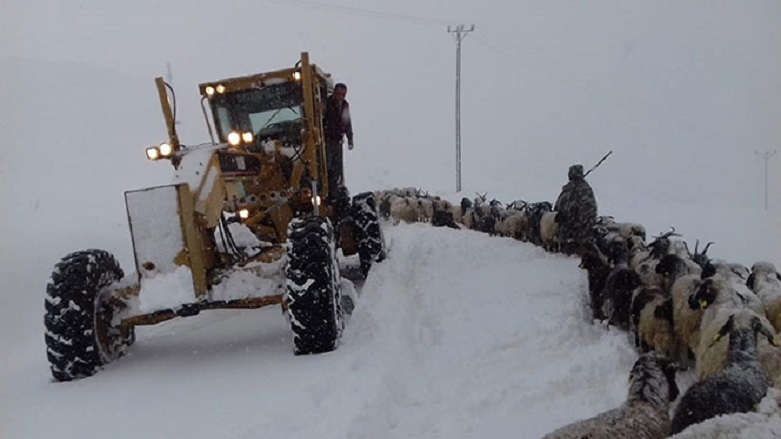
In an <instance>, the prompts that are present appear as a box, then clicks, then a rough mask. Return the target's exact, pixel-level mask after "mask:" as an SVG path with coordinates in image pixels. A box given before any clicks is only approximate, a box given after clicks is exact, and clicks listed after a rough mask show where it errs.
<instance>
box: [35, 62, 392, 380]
mask: <svg viewBox="0 0 781 439" xmlns="http://www.w3.org/2000/svg"><path fill="white" fill-rule="evenodd" d="M155 82H156V85H157V90H158V95H159V98H160V102H161V105H162V109H163V116H164V118H165V121H166V126H167V128H168V140H167V141H166V142H163V143H161V144H160V145H159V146H155V147H151V148H148V149H147V150H146V154H147V157H148V158H149V159H150V160H153V161H155V162H160V161H169V162H170V164H171V165H172V166H173V169H174V177H173V182H172V184H170V185H166V186H157V187H152V188H145V189H140V190H132V191H128V192H126V193H125V203H126V206H127V213H128V221H129V225H130V232H131V238H132V242H133V250H134V255H135V265H136V267H135V269H136V270H135V273H133V274H132V275H130V276H127V277H126V276H124V272H123V270H122V269H121V268H120V266H119V264H118V262H117V261H116V259H115V258H114V256H113V255H111V254H110V253H108V252H106V251H103V250H94V249H93V250H84V251H79V252H75V253H71V254H69V255H67V256H65V257H64V258H63V259H62V260H61V261H60V262H59V263H58V264H57V265H56V266H55V269H54V272H53V273H52V276H51V281H50V282H49V284H48V285H47V296H46V303H45V305H46V312H45V316H44V320H45V325H46V334H45V339H46V345H47V355H48V359H49V363H50V366H51V371H52V375H53V376H54V378H55V379H56V380H58V381H68V380H72V379H77V378H82V377H86V376H90V375H93V374H94V373H96V372H97V371H98V370H100V368H101V367H102V366H103V365H104V364H106V363H108V362H110V361H112V360H114V359H116V358H118V357H119V356H121V355H122V354H124V353H125V351H126V350H127V348H128V347H129V346H130V345H131V344H132V343H133V342H134V340H135V336H134V328H135V327H136V326H140V325H152V324H156V323H160V322H163V321H166V320H170V319H173V318H176V317H187V316H193V315H197V314H199V313H200V312H201V311H205V310H210V309H221V308H260V307H264V306H267V305H275V304H279V305H281V307H282V309H283V310H284V312H285V314H286V316H287V317H288V321H289V323H290V327H291V330H292V332H293V340H294V352H295V353H296V354H315V353H321V352H327V351H331V350H334V349H336V347H337V346H338V342H339V337H340V334H341V331H342V329H343V325H344V319H343V313H344V312H345V310H344V308H348V309H349V308H350V305H351V299H352V298H350V297H348V296H347V295H343V293H342V286H343V285H349V283H348V282H349V281H346V280H345V279H343V277H342V275H343V270H344V267H343V264H340V262H344V261H345V260H349V259H350V258H351V259H352V260H356V261H357V263H356V264H355V265H357V267H356V268H355V270H354V271H355V272H356V273H357V275H358V276H359V277H360V276H366V275H367V274H368V271H369V269H370V267H371V265H372V264H373V263H375V262H379V261H381V260H382V259H383V258H384V257H385V244H384V241H383V236H382V231H381V229H380V224H379V221H378V214H377V207H376V203H375V200H374V195H373V194H372V193H370V192H367V193H362V194H358V195H356V196H354V197H352V199H351V198H350V196H349V192H348V190H347V189H346V188H345V187H336V188H332V187H329V186H328V181H329V180H328V168H327V166H326V152H325V139H324V137H323V126H322V121H323V114H322V112H323V110H324V108H325V105H324V104H325V100H326V98H327V96H328V93H329V92H331V91H332V89H333V81H332V80H331V77H330V75H328V74H326V73H324V72H323V71H322V70H320V69H319V68H318V67H317V66H315V65H314V64H310V63H309V57H308V54H307V53H302V54H301V59H300V60H299V62H297V63H296V65H295V66H294V67H291V68H287V69H283V70H277V71H273V72H267V73H260V74H255V75H250V76H244V77H238V78H230V79H225V80H220V81H213V82H207V83H204V84H201V85H200V86H199V90H200V93H201V96H202V99H201V104H202V108H203V113H204V117H205V119H206V123H207V126H208V128H209V133H210V135H211V137H212V139H211V142H209V143H206V144H202V145H197V146H185V145H182V144H181V143H180V141H179V137H178V134H177V132H176V124H175V120H174V119H175V118H174V114H175V111H176V103H175V101H174V100H173V96H174V94H173V93H172V89H171V87H170V85H168V84H166V83H165V82H164V81H163V79H162V78H157V79H156V80H155ZM210 119H211V121H213V126H212V124H211V123H210Z"/></svg>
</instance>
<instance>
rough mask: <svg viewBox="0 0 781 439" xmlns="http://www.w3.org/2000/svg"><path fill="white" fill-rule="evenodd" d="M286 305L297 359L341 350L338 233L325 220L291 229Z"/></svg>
mask: <svg viewBox="0 0 781 439" xmlns="http://www.w3.org/2000/svg"><path fill="white" fill-rule="evenodd" d="M287 257H288V261H287V265H286V267H285V277H286V279H287V291H286V294H285V304H286V307H287V312H288V317H289V319H290V327H291V329H292V330H293V341H294V352H295V354H296V355H308V354H319V353H323V352H330V351H333V350H334V349H336V348H337V346H338V344H339V337H340V336H341V332H342V308H341V283H340V282H341V277H340V274H339V264H338V262H337V259H336V249H335V239H334V230H333V227H332V226H331V222H330V221H329V220H328V219H327V218H323V217H307V218H302V219H294V220H293V221H291V222H290V225H289V226H288V244H287Z"/></svg>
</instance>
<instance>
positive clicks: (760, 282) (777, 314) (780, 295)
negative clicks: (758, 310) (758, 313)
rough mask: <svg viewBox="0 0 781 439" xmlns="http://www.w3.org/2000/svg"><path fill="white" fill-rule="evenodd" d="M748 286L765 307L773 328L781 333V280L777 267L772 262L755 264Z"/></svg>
mask: <svg viewBox="0 0 781 439" xmlns="http://www.w3.org/2000/svg"><path fill="white" fill-rule="evenodd" d="M746 285H747V286H748V287H749V288H750V289H751V290H752V291H753V292H754V293H755V294H756V295H757V297H759V300H761V301H762V303H763V304H764V305H765V313H766V314H767V318H768V320H770V323H771V324H772V325H773V328H775V329H776V331H777V332H781V280H779V274H778V272H777V271H776V267H775V265H773V264H771V263H770V262H757V263H756V264H754V265H753V266H752V267H751V274H750V275H749V277H748V281H747V282H746Z"/></svg>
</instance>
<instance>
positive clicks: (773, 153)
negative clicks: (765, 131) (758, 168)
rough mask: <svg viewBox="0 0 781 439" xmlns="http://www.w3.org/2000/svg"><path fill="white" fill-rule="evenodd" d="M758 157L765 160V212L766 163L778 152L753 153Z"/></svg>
mask: <svg viewBox="0 0 781 439" xmlns="http://www.w3.org/2000/svg"><path fill="white" fill-rule="evenodd" d="M754 152H755V153H756V154H757V155H758V156H760V157H762V158H763V159H765V210H767V162H768V161H770V158H771V157H773V156H774V155H776V153H777V152H778V151H776V150H773V151H765V152H759V151H754Z"/></svg>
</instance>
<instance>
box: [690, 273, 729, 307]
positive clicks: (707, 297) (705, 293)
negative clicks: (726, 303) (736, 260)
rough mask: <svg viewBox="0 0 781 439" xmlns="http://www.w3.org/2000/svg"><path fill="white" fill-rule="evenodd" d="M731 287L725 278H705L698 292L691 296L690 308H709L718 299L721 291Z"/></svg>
mask: <svg viewBox="0 0 781 439" xmlns="http://www.w3.org/2000/svg"><path fill="white" fill-rule="evenodd" d="M724 288H729V285H727V281H726V280H724V279H713V278H708V279H705V280H704V281H703V282H702V283H701V284H700V286H699V287H698V288H697V292H696V293H694V294H693V295H692V296H690V297H689V308H691V309H707V308H708V307H709V306H711V305H712V304H713V302H715V301H716V297H717V296H718V295H719V291H721V290H722V289H724Z"/></svg>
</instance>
